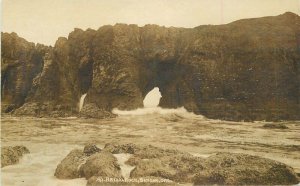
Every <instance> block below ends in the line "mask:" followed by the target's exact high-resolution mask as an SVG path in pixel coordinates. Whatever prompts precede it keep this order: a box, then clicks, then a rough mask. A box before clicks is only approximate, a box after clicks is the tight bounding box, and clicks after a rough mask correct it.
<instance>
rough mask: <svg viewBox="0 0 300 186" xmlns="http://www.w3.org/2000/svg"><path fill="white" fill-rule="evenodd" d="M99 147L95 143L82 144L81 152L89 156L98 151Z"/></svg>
mask: <svg viewBox="0 0 300 186" xmlns="http://www.w3.org/2000/svg"><path fill="white" fill-rule="evenodd" d="M100 151H101V149H99V148H98V147H97V146H96V145H94V144H88V145H86V146H84V149H83V152H84V153H85V154H86V155H87V156H90V155H92V154H95V153H97V152H100Z"/></svg>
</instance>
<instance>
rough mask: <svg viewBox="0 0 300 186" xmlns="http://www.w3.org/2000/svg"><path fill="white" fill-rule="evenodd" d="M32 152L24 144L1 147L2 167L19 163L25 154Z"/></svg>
mask: <svg viewBox="0 0 300 186" xmlns="http://www.w3.org/2000/svg"><path fill="white" fill-rule="evenodd" d="M28 153H30V152H29V150H28V149H27V148H26V147H24V146H14V147H11V146H8V147H1V167H5V166H8V165H14V164H17V163H18V162H19V160H20V158H21V157H22V156H23V155H24V154H28Z"/></svg>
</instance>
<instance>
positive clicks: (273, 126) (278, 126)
mask: <svg viewBox="0 0 300 186" xmlns="http://www.w3.org/2000/svg"><path fill="white" fill-rule="evenodd" d="M263 128H267V129H288V127H287V126H286V125H284V124H282V123H267V124H264V125H263Z"/></svg>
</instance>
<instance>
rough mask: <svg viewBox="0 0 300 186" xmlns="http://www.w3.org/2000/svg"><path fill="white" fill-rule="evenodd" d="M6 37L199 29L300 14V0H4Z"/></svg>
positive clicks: (48, 40) (45, 39)
mask: <svg viewBox="0 0 300 186" xmlns="http://www.w3.org/2000/svg"><path fill="white" fill-rule="evenodd" d="M1 5H2V25H1V27H2V28H1V30H2V31H4V32H16V33H17V34H18V35H19V36H21V37H24V38H25V39H27V40H28V41H32V42H35V43H36V42H39V43H43V44H47V45H53V44H54V43H55V41H56V39H57V38H58V37H59V36H68V33H69V32H71V31H72V30H73V29H74V28H75V27H78V28H82V29H87V28H93V29H98V28H99V27H100V26H102V25H106V24H111V25H114V24H115V23H128V24H129V23H130V24H133V23H134V24H138V25H139V26H143V25H145V24H149V23H151V24H158V25H165V26H176V27H195V26H199V25H203V24H224V23H229V22H232V21H235V20H238V19H242V18H252V17H262V16H269V15H279V14H282V13H284V12H286V11H291V12H294V13H297V14H298V15H299V14H300V0H2V3H1Z"/></svg>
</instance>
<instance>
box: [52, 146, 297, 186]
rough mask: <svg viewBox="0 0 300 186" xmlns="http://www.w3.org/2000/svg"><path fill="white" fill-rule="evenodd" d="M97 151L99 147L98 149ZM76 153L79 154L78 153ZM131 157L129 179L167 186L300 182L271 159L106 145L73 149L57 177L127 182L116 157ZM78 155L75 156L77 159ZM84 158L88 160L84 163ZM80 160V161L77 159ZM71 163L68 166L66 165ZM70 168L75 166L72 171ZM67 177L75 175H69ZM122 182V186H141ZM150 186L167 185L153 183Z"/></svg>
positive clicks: (60, 167)
mask: <svg viewBox="0 0 300 186" xmlns="http://www.w3.org/2000/svg"><path fill="white" fill-rule="evenodd" d="M97 149H98V148H97ZM75 152H76V153H75ZM119 153H129V154H132V156H131V158H129V159H128V160H127V161H126V162H125V163H126V164H130V165H131V166H134V167H135V168H134V169H133V170H132V171H131V172H130V179H132V180H134V179H136V180H139V179H141V178H142V179H146V178H152V179H160V180H168V181H169V182H168V183H169V184H167V185H176V184H177V183H194V184H195V185H214V184H218V185H291V184H297V183H299V178H298V176H297V174H296V173H295V172H294V170H293V168H291V167H289V166H287V165H285V164H283V163H280V162H277V161H273V160H270V159H265V158H261V157H258V156H251V155H247V154H241V153H218V154H216V155H212V156H210V157H208V158H199V157H195V156H193V155H191V154H189V153H184V152H180V151H178V150H171V149H162V148H158V147H154V146H151V145H148V146H147V145H135V144H122V145H118V144H106V145H105V147H104V149H102V150H101V151H100V152H98V151H94V153H93V154H92V155H89V156H88V155H87V154H85V155H84V153H83V151H82V150H73V151H71V153H70V154H69V155H68V156H67V157H66V158H65V159H64V160H63V161H62V162H61V163H60V164H59V165H58V166H57V169H56V172H55V176H56V177H57V178H61V179H62V178H63V179H64V178H69V179H70V178H71V179H72V178H78V177H85V178H86V179H87V180H88V183H87V185H89V186H92V185H93V186H96V185H113V184H112V183H109V182H107V181H106V182H99V181H97V180H98V179H103V180H105V179H106V178H111V179H118V180H121V181H122V180H124V178H123V177H122V175H121V168H120V165H119V164H118V161H117V159H116V158H115V156H113V154H119ZM74 155H75V156H74ZM82 156H85V157H86V161H82V158H81V157H82ZM75 157H79V158H75ZM67 162H68V163H67ZM68 167H72V168H71V169H69V168H68ZM66 175H72V176H67V177H66ZM121 181H120V182H119V183H118V184H119V185H124V184H125V185H142V184H137V183H134V182H133V183H130V182H127V183H124V182H121ZM147 184H149V185H165V183H163V184H162V183H161V184H157V183H156V184H151V183H150V182H149V183H147Z"/></svg>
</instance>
